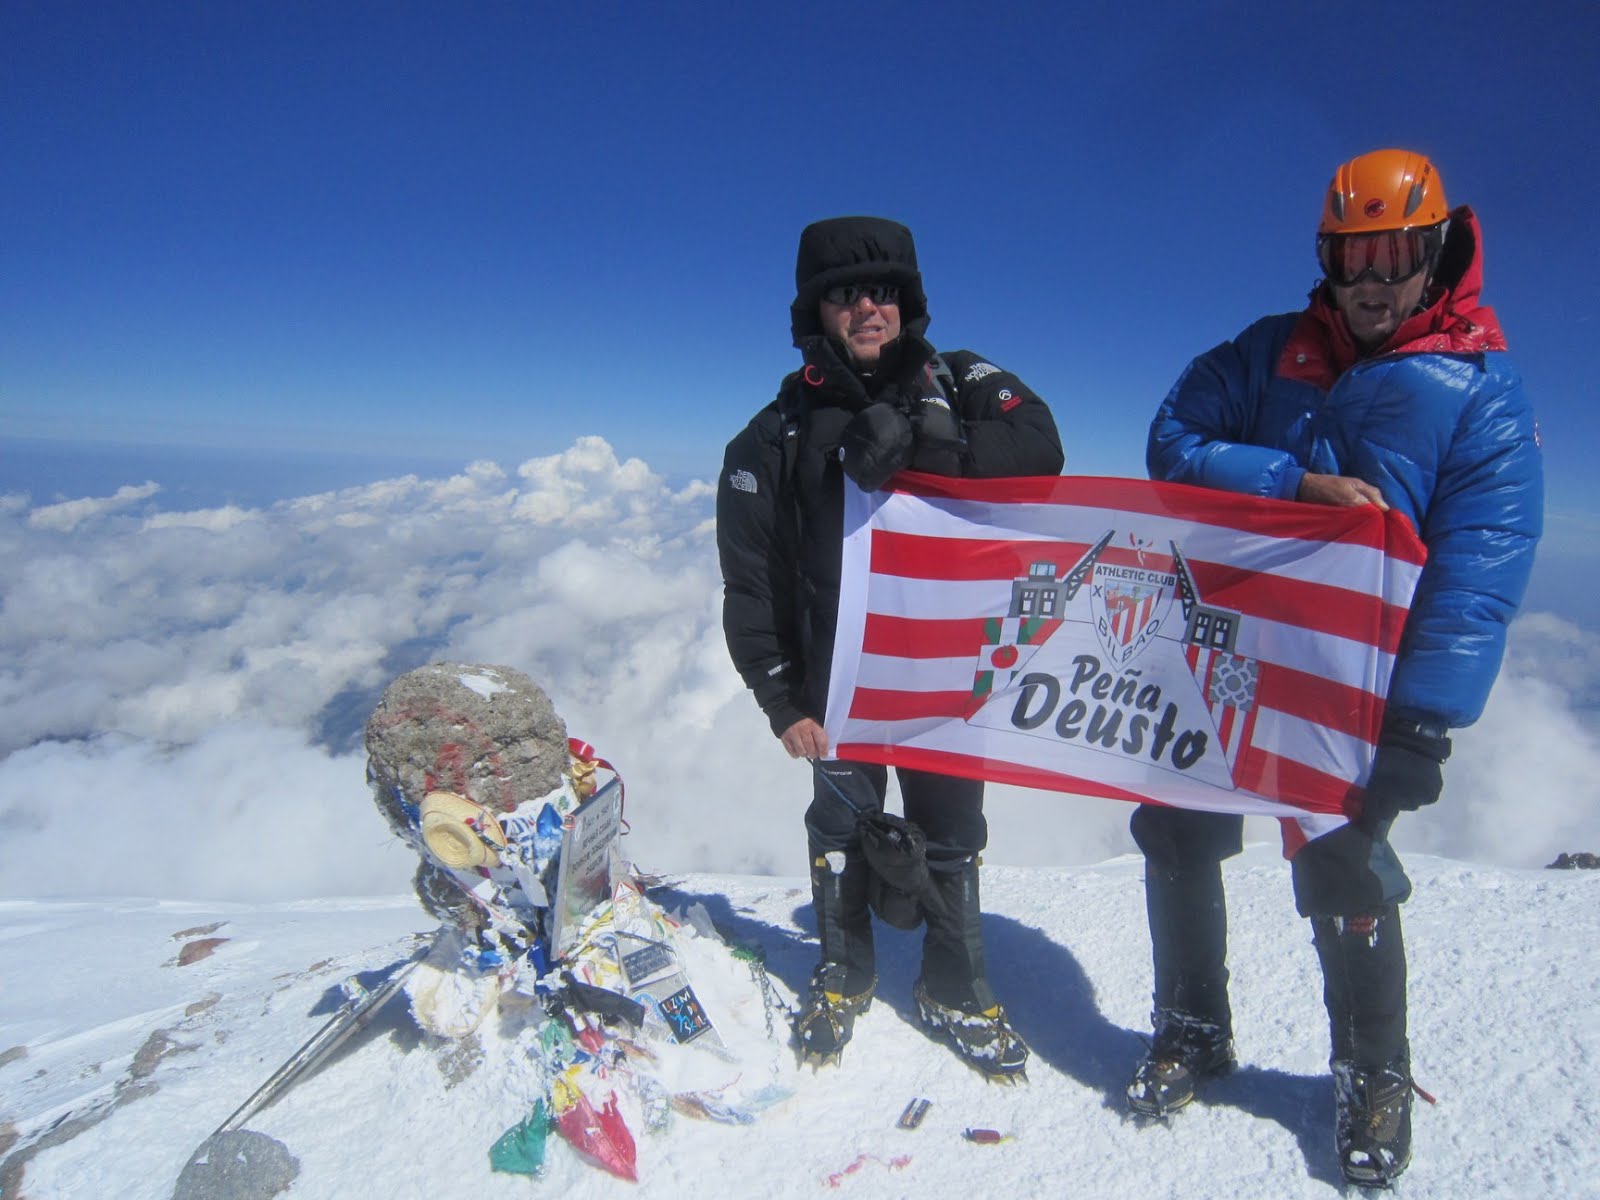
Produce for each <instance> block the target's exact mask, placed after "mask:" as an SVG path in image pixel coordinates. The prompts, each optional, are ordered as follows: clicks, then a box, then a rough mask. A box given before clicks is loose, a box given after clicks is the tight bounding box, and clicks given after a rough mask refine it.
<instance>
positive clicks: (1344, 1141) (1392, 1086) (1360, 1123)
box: [1333, 1060, 1412, 1188]
mask: <svg viewBox="0 0 1600 1200" xmlns="http://www.w3.org/2000/svg"><path fill="white" fill-rule="evenodd" d="M1333 1087H1334V1106H1335V1111H1336V1116H1335V1119H1334V1131H1333V1141H1334V1147H1335V1149H1337V1151H1338V1153H1339V1167H1340V1169H1341V1170H1343V1171H1344V1177H1345V1179H1347V1180H1348V1181H1349V1182H1351V1183H1353V1184H1355V1185H1357V1186H1358V1187H1370V1188H1387V1187H1389V1186H1390V1185H1392V1184H1393V1183H1394V1181H1395V1179H1397V1178H1398V1177H1399V1175H1400V1173H1401V1172H1402V1171H1404V1170H1405V1169H1406V1167H1407V1165H1409V1164H1410V1162H1411V1087H1412V1084H1411V1069H1410V1067H1409V1065H1408V1064H1407V1063H1405V1062H1403V1061H1401V1062H1396V1063H1392V1064H1390V1065H1389V1066H1387V1067H1384V1068H1382V1069H1380V1070H1376V1071H1370V1070H1367V1069H1366V1068H1363V1067H1358V1066H1357V1065H1356V1064H1355V1063H1352V1062H1346V1061H1341V1060H1335V1061H1334V1063H1333Z"/></svg>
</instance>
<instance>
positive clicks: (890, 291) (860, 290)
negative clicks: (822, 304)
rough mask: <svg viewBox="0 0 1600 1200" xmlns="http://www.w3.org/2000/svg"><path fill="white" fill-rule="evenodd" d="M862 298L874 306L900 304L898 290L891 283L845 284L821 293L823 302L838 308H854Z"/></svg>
mask: <svg viewBox="0 0 1600 1200" xmlns="http://www.w3.org/2000/svg"><path fill="white" fill-rule="evenodd" d="M863 296H865V297H866V298H867V299H868V300H871V301H872V302H873V303H874V304H898V303H900V289H899V287H898V286H896V285H895V284H892V283H846V284H841V285H840V286H838V287H831V288H829V289H828V290H827V291H825V292H823V293H822V298H823V299H824V300H826V301H827V302H828V303H829V304H837V305H838V306H839V307H840V308H854V307H855V304H856V301H857V300H859V299H861V297H863Z"/></svg>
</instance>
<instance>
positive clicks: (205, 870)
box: [0, 438, 1600, 896]
mask: <svg viewBox="0 0 1600 1200" xmlns="http://www.w3.org/2000/svg"><path fill="white" fill-rule="evenodd" d="M153 486H154V485H146V488H143V489H141V488H134V489H123V490H122V491H120V492H118V493H117V496H126V494H127V493H129V492H130V491H131V492H134V493H139V494H140V496H141V497H142V498H146V499H147V498H148V497H149V496H150V495H153V494H154V493H153V492H151V491H149V490H148V489H149V488H152V487H153ZM713 495H714V491H713V489H712V488H711V487H710V486H709V485H708V484H706V483H704V482H696V483H691V484H689V485H688V486H686V487H684V488H682V489H679V490H676V491H674V490H672V489H671V488H669V487H668V486H667V485H666V483H665V482H664V481H663V480H662V478H661V477H659V476H657V475H656V474H654V473H653V472H652V471H651V470H650V469H649V468H648V467H647V466H646V465H645V464H644V463H642V462H640V461H639V460H637V459H629V460H627V461H619V460H618V459H617V457H616V455H615V454H614V453H613V452H612V450H611V447H610V446H609V445H607V444H606V443H605V442H604V441H603V440H601V439H599V438H584V439H582V440H580V441H579V442H578V443H577V444H575V445H574V446H573V447H571V448H570V449H568V450H567V451H566V452H564V453H563V454H558V455H552V456H549V457H546V458H539V459H534V460H532V461H530V462H528V463H524V464H523V465H522V466H521V467H520V468H518V469H517V471H516V472H515V473H514V475H508V474H507V472H505V471H503V470H502V469H500V468H499V467H497V466H495V465H494V464H492V463H473V464H471V465H469V466H468V467H467V468H465V469H464V470H463V471H461V472H460V473H458V474H456V475H453V476H451V477H449V478H445V479H421V478H419V477H416V476H405V477H401V478H397V479H388V480H382V481H379V482H376V483H373V484H370V485H367V486H364V487H358V488H348V489H345V490H342V491H337V492H326V493H320V494H318V495H314V496H303V497H299V498H295V499H292V500H287V501H284V502H281V503H278V504H275V505H272V506H270V507H266V508H262V509H257V510H239V509H227V508H224V509H213V510H204V511H200V512H192V513H184V512H160V513H156V514H154V515H151V514H149V513H148V512H145V511H143V510H142V509H141V510H137V511H125V510H126V509H127V508H128V506H130V505H132V504H133V503H134V501H133V500H126V501H125V502H123V503H121V505H120V507H119V505H118V504H115V503H113V501H115V500H116V497H112V498H111V500H92V501H85V502H81V503H80V502H78V501H68V502H66V505H50V506H47V507H45V508H40V509H31V510H30V509H29V508H28V507H27V505H26V504H0V556H3V558H4V560H5V561H6V562H7V563H9V564H12V567H11V569H10V570H9V571H8V572H7V573H6V574H5V576H4V577H3V578H0V663H3V664H4V665H3V667H0V755H5V754H9V757H5V758H3V759H0V891H3V892H6V893H11V894H29V893H33V892H38V891H40V890H41V889H48V888H54V887H55V885H54V884H53V883H51V882H50V881H51V880H54V879H56V878H58V877H62V873H63V872H64V873H65V877H66V878H69V879H71V880H72V883H71V884H70V885H69V886H67V887H66V890H69V891H70V890H86V889H87V890H89V891H93V892H96V893H100V894H106V893H116V892H142V891H155V892H161V893H163V894H168V895H177V894H182V895H200V894H212V895H217V896H235V895H238V896H245V895H248V896H267V895H274V896H293V895H305V894H313V893H323V894H332V893H341V892H360V891H366V890H378V891H393V890H396V889H397V888H403V887H404V886H405V880H406V875H407V872H406V870H405V869H404V868H405V863H404V862H403V861H401V859H403V857H404V856H403V854H402V855H401V859H397V858H396V857H395V855H396V854H400V853H401V852H400V851H399V850H398V847H396V846H391V845H389V844H388V843H389V841H390V839H389V837H388V834H387V832H386V831H385V829H384V827H383V825H382V823H381V821H379V820H378V819H377V817H376V814H375V812H374V810H373V808H372V805H371V802H370V799H369V798H368V796H367V793H366V787H365V784H364V782H363V778H362V770H361V766H362V764H361V757H360V753H359V748H358V746H356V745H355V744H354V743H353V742H352V741H351V740H350V739H351V735H352V734H353V733H355V732H356V731H358V730H359V728H360V725H361V723H362V722H363V721H364V720H365V717H366V715H367V713H368V712H370V711H371V707H372V705H373V703H375V701H376V698H377V695H378V692H379V691H380V690H381V689H382V687H383V686H384V684H385V683H386V682H387V681H388V680H389V679H390V678H392V677H393V676H394V675H396V674H398V673H399V672H400V671H402V670H405V669H407V668H408V667H410V666H413V665H417V664H418V663H420V662H422V661H426V660H427V659H429V658H442V657H449V658H453V659H457V660H462V661H481V662H489V663H504V664H507V665H509V666H513V667H516V668H518V669H520V670H523V671H526V672H527V673H528V674H529V675H531V676H532V677H533V678H534V679H535V680H537V681H539V682H540V683H541V684H542V685H543V686H544V688H545V689H546V690H547V691H548V692H549V693H550V695H551V698H552V699H553V700H554V702H555V704H556V708H557V710H558V711H559V712H560V713H561V714H562V715H563V716H564V717H565V718H566V721H567V724H568V726H569V728H570V730H571V732H572V733H573V734H574V735H577V736H581V737H584V738H585V739H587V740H588V741H590V742H592V743H593V744H594V745H595V746H596V747H597V748H598V749H599V750H600V752H601V753H602V754H604V755H606V756H607V757H609V758H611V759H612V760H613V761H614V762H615V763H616V764H617V766H618V767H619V768H620V769H621V770H622V772H623V774H624V777H625V778H626V780H627V784H628V816H629V819H630V821H631V823H632V826H633V829H634V833H633V835H632V836H631V838H630V840H629V841H628V843H626V844H627V847H628V852H629V854H630V855H631V856H632V857H634V858H635V859H636V860H637V861H639V862H640V863H641V864H642V865H645V866H649V867H652V868H655V869H662V870H668V871H673V870H704V871H725V872H756V873H759V872H766V871H773V872H780V873H784V874H795V873H799V872H801V871H802V870H803V869H804V861H805V860H804V853H805V852H804V833H803V828H802V816H803V813H804V810H805V807H806V804H807V803H808V800H809V796H810V786H811V785H810V775H809V771H808V769H807V767H806V765H805V764H804V763H795V762H792V761H791V760H789V759H788V758H787V757H786V756H785V755H784V754H783V753H782V751H781V749H780V748H779V747H778V745H777V743H776V741H775V740H774V739H773V738H772V736H771V734H770V732H769V731H768V729H767V726H766V722H765V720H764V718H763V717H762V716H761V714H760V713H759V711H758V710H757V708H756V706H755V704H754V702H753V701H752V700H751V699H750V698H749V696H748V694H747V693H746V692H745V691H744V689H743V687H742V685H741V684H740V682H739V680H738V677H737V676H736V675H735V674H734V672H733V670H732V668H731V666H730V665H729V663H728V659H727V653H726V650H725V649H724V647H723V641H722V631H721V622H720V604H721V579H720V576H719V573H718V569H717V561H716V547H715V529H714V523H713V520H712V511H711V510H712V500H713ZM73 505H80V507H77V508H73V507H71V506H73ZM40 513H58V514H65V513H77V514H81V515H79V516H76V517H74V518H72V519H70V520H69V519H68V518H67V517H65V516H50V517H47V518H46V519H44V520H39V519H36V518H37V517H38V515H39V514H40ZM91 518H92V519H91ZM1597 711H1600V638H1597V637H1596V636H1595V635H1594V634H1592V633H1589V632H1586V631H1584V630H1582V629H1580V628H1579V627H1577V626H1574V625H1572V624H1570V623H1568V622H1565V621H1561V620H1559V619H1557V618H1554V617H1549V616H1546V615H1540V614H1533V615H1530V616H1528V617H1525V618H1524V619H1523V620H1522V621H1520V622H1519V623H1518V625H1517V626H1516V627H1515V628H1514V630H1513V639H1512V651H1511V656H1510V658H1509V659H1508V663H1507V669H1506V671H1505V672H1504V675H1503V678H1502V680H1501V682H1500V684H1499V686H1498V687H1497V688H1496V691H1495V694H1494V696H1493V697H1492V698H1491V701H1490V705H1489V710H1488V713H1487V714H1486V715H1485V717H1484V719H1483V720H1482V721H1481V722H1480V723H1479V724H1478V725H1477V726H1476V727H1474V728H1473V729H1471V730H1467V731H1463V732H1462V733H1461V734H1460V736H1459V737H1458V738H1457V746H1458V749H1457V752H1456V756H1455V758H1454V759H1453V760H1452V761H1451V763H1450V766H1449V769H1448V776H1447V781H1448V789H1447V794H1446V797H1445V799H1444V801H1442V802H1441V803H1440V804H1439V805H1437V806H1435V809H1434V810H1431V811H1428V812H1424V813H1421V814H1417V815H1416V816H1413V817H1407V818H1405V819H1404V820H1403V821H1402V823H1401V825H1400V826H1399V827H1398V835H1399V841H1400V843H1401V845H1402V846H1408V845H1409V846H1412V847H1414V848H1418V849H1429V850H1436V851H1439V852H1442V853H1446V854H1451V855H1454V856H1457V857H1462V858H1468V859H1480V860H1487V861H1493V862H1499V863H1507V864H1512V865H1534V864H1536V863H1539V862H1543V861H1548V859H1550V858H1552V857H1554V855H1555V854H1556V853H1557V852H1559V851H1561V850H1576V849H1597V850H1600V800H1597V798H1596V794H1595V788H1594V785H1593V783H1591V782H1590V781H1591V780H1593V779H1595V778H1597V777H1600V746H1597V743H1596V730H1595V727H1594V720H1595V714H1596V712H1597ZM326 747H332V750H331V751H330V750H329V749H328V748H326ZM990 795H991V802H990V804H989V806H988V811H989V817H990V825H991V846H990V850H989V853H988V855H987V857H988V859H989V860H990V861H992V862H999V863H1010V864H1017V865H1047V864H1061V863H1074V862H1089V861H1098V860H1101V859H1104V858H1106V857H1109V856H1112V855H1115V854H1119V853H1125V852H1128V851H1130V850H1131V849H1132V843H1131V841H1130V840H1129V838H1128V835H1127V832H1126V828H1127V817H1128V813H1129V810H1128V809H1127V807H1126V806H1124V805H1121V804H1117V803H1114V802H1109V801H1098V800H1085V799H1082V798H1076V797H1064V796H1056V795H1047V794H1042V793H1034V792H1028V791H1024V790H1021V789H1014V788H998V787H997V788H993V789H991V792H990ZM1252 830H1253V832H1260V833H1261V835H1262V836H1270V835H1271V830H1270V828H1266V829H1264V830H1262V831H1256V830H1255V829H1254V826H1253V827H1252ZM285 831H288V832H285ZM292 831H299V835H300V838H301V844H299V845H298V846H297V843H296V836H297V835H296V834H295V833H294V832H292ZM349 838H354V839H355V840H354V841H349V840H348V839H349ZM178 843H192V844H194V845H197V846H200V847H201V848H202V852H199V853H195V852H193V851H192V850H191V851H186V852H185V853H184V854H182V855H174V854H172V853H170V852H169V851H168V850H167V849H166V847H168V846H169V845H172V844H178Z"/></svg>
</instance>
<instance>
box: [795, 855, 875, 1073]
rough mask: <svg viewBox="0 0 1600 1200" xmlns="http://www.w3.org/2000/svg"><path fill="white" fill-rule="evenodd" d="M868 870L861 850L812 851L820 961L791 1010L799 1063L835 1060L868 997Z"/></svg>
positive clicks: (871, 972)
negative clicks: (799, 998) (798, 1000)
mask: <svg viewBox="0 0 1600 1200" xmlns="http://www.w3.org/2000/svg"><path fill="white" fill-rule="evenodd" d="M868 870H869V868H868V867H867V863H866V860H865V859H864V858H862V857H861V856H860V855H859V854H856V855H850V854H846V853H845V852H844V851H843V850H834V851H831V852H828V853H825V854H823V853H813V854H812V858H811V903H812V905H813V907H814V909H815V911H816V915H817V937H818V940H820V941H821V943H822V961H821V962H820V963H818V964H817V968H816V970H815V971H813V972H812V974H811V985H810V987H809V988H807V990H806V994H805V997H804V998H803V999H802V1000H801V1002H800V1008H799V1010H798V1011H797V1012H796V1013H795V1016H794V1043H795V1049H796V1052H797V1053H798V1055H799V1058H800V1061H801V1062H802V1063H810V1064H811V1065H812V1066H814V1067H816V1066H827V1065H831V1064H836V1063H837V1062H838V1061H839V1056H840V1054H841V1052H842V1051H843V1050H844V1048H845V1045H846V1044H847V1043H848V1042H849V1041H850V1036H851V1034H852V1033H853V1032H854V1030H855V1021H856V1018H857V1017H858V1016H860V1015H861V1014H862V1013H864V1012H866V1011H867V1008H868V1006H869V1005H870V1004H871V1003H872V989H873V987H874V985H875V984H876V982H877V980H876V976H875V974H874V966H873V963H874V959H873V948H872V913H871V910H870V909H869V908H868V906H867V882H868Z"/></svg>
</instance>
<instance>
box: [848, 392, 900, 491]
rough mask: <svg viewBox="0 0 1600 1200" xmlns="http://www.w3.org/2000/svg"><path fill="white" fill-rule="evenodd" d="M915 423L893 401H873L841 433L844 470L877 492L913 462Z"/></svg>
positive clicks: (858, 483) (867, 487)
mask: <svg viewBox="0 0 1600 1200" xmlns="http://www.w3.org/2000/svg"><path fill="white" fill-rule="evenodd" d="M911 443H912V433H911V422H910V421H909V420H907V419H906V415H905V414H904V413H903V412H901V411H900V410H899V409H897V408H895V407H894V406H893V405H892V404H869V405H867V407H866V408H863V409H862V410H861V411H860V412H858V413H857V414H856V415H855V416H853V417H851V418H850V423H849V424H847V425H846V426H845V427H844V432H843V433H842V434H841V435H840V436H839V461H840V462H841V463H842V464H843V465H844V473H845V474H846V475H848V476H850V478H851V479H853V480H855V481H856V485H857V486H858V487H860V488H861V490H862V491H864V492H875V491H877V490H878V489H879V488H881V487H882V486H883V485H884V484H885V483H887V482H889V476H891V475H893V474H894V473H895V472H896V471H903V470H905V468H906V467H907V466H908V465H910V462H911Z"/></svg>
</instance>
